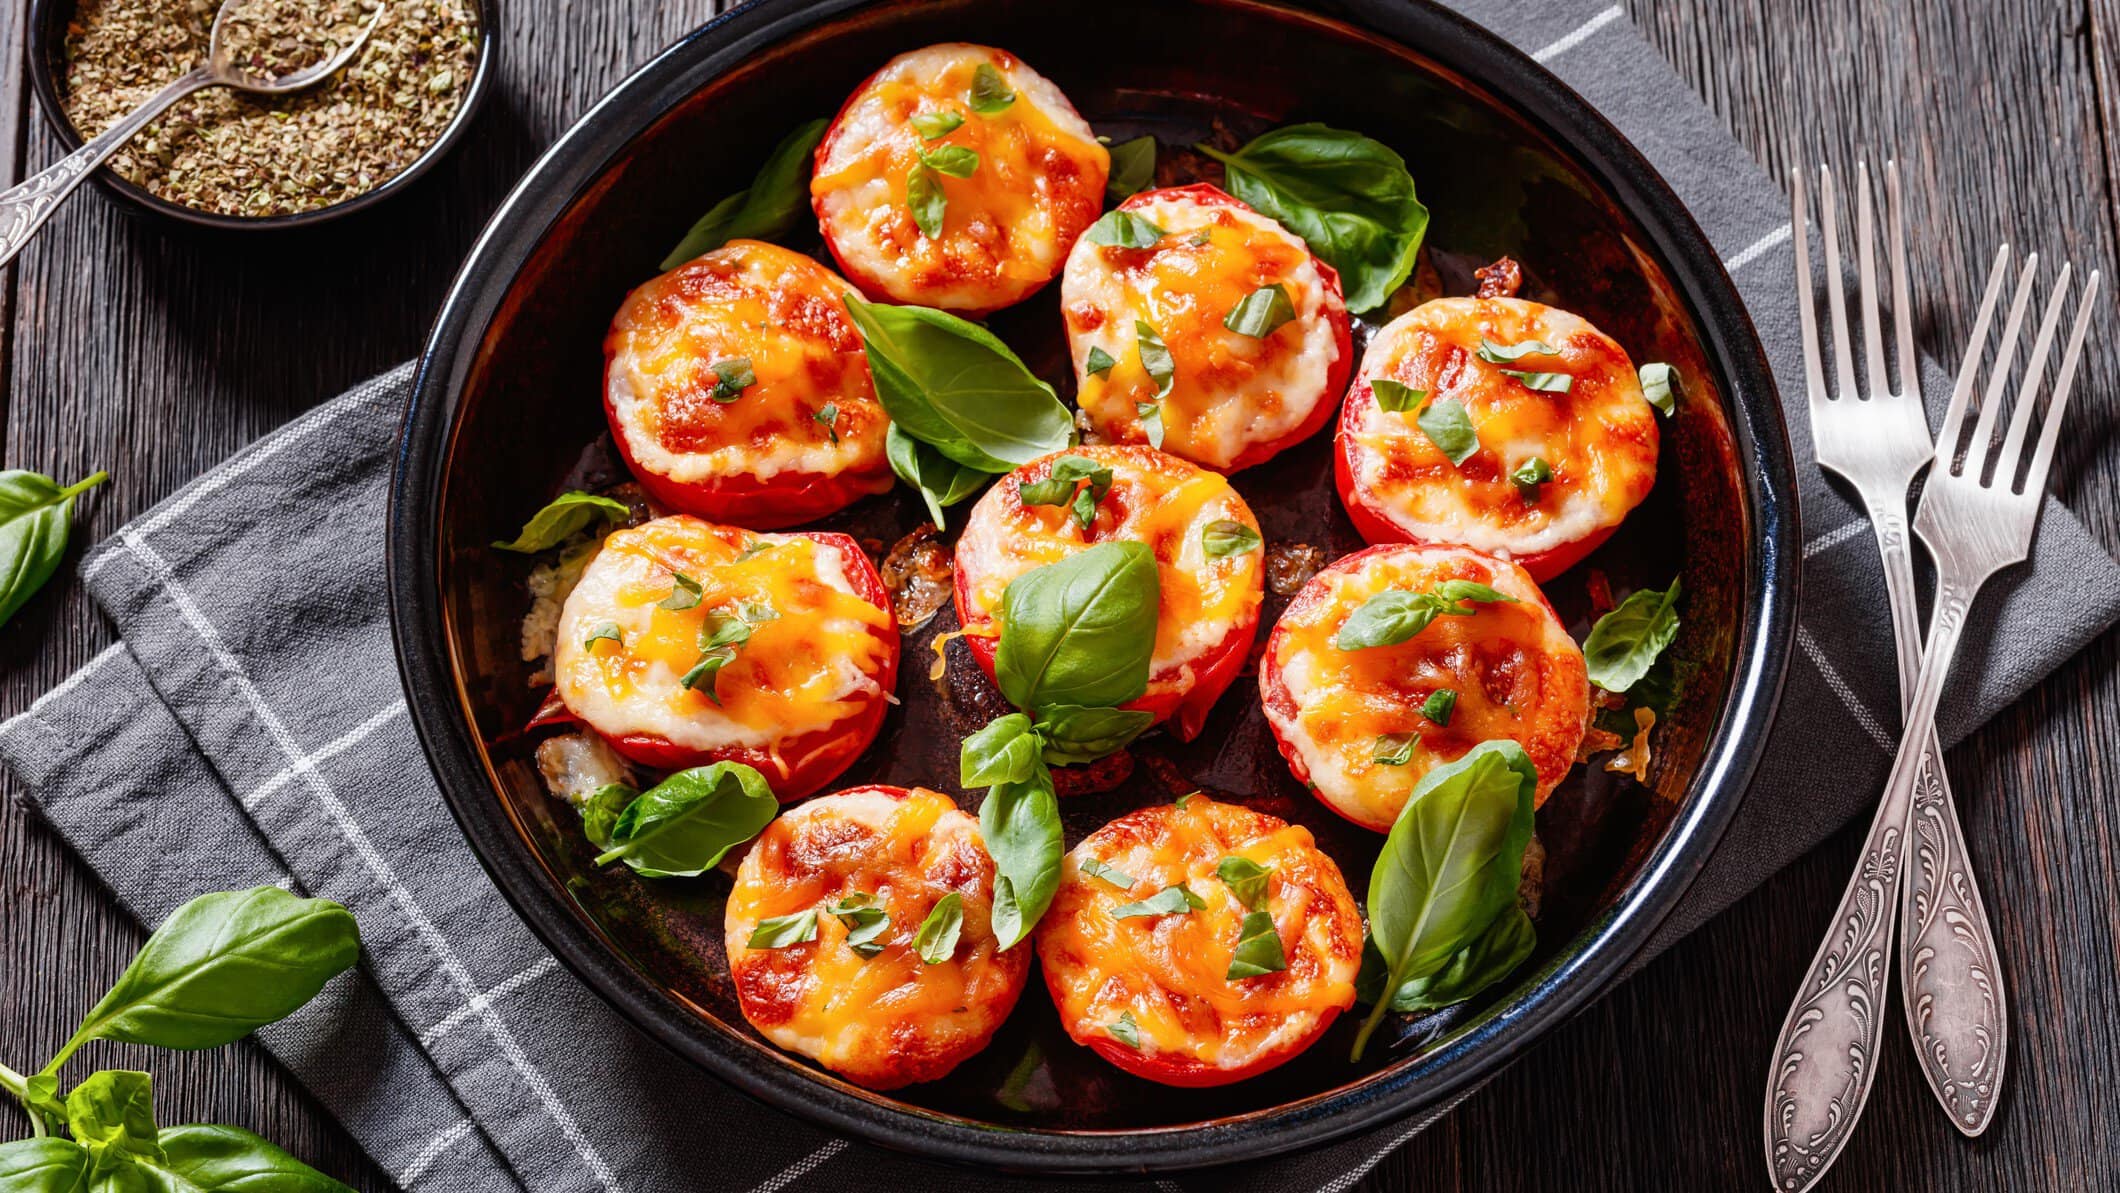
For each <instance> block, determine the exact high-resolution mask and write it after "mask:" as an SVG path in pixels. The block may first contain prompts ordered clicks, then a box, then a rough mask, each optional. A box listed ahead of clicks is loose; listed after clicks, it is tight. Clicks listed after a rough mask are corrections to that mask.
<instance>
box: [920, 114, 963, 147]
mask: <svg viewBox="0 0 2120 1193" xmlns="http://www.w3.org/2000/svg"><path fill="white" fill-rule="evenodd" d="M963 124H964V117H963V116H962V115H960V114H958V113H956V112H922V113H920V114H919V115H918V116H915V117H913V128H914V129H915V130H917V131H918V132H919V133H920V139H921V140H923V141H939V140H941V139H942V138H944V137H947V136H949V135H950V134H951V133H953V132H956V131H957V129H958V128H959V127H960V126H962V125H963Z"/></svg>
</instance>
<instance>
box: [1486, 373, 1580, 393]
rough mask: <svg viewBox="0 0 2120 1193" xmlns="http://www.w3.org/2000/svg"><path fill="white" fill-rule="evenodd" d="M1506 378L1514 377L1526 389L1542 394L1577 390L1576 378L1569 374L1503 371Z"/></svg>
mask: <svg viewBox="0 0 2120 1193" xmlns="http://www.w3.org/2000/svg"><path fill="white" fill-rule="evenodd" d="M1500 372H1501V374H1502V376H1504V377H1514V378H1516V379H1517V380H1518V381H1521V382H1523V383H1524V388H1525V389H1531V390H1537V391H1538V392H1539V393H1542V394H1564V393H1567V392H1568V391H1569V390H1571V389H1574V388H1575V378H1574V377H1573V376H1572V375H1570V374H1568V373H1533V372H1528V371H1526V370H1524V369H1502V370H1500Z"/></svg>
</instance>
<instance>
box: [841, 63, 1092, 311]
mask: <svg viewBox="0 0 2120 1193" xmlns="http://www.w3.org/2000/svg"><path fill="white" fill-rule="evenodd" d="M1110 172H1111V154H1110V153H1108V152H1107V151H1106V150H1105V148H1104V146H1103V145H1101V144H1099V143H1098V142H1097V134H1096V132H1095V130H1093V129H1091V128H1090V126H1089V124H1088V122H1086V121H1084V120H1083V119H1082V117H1081V116H1079V115H1077V114H1076V112H1075V108H1074V105H1072V104H1070V103H1069V102H1068V100H1067V97H1066V96H1065V95H1062V94H1061V93H1060V89H1059V88H1058V87H1055V86H1053V84H1052V83H1051V81H1049V80H1048V79H1046V77H1045V76H1044V75H1041V74H1039V73H1038V72H1037V71H1035V70H1032V69H1031V68H1030V67H1029V65H1027V64H1026V63H1025V62H1024V61H1023V60H1022V59H1020V58H1018V57H1016V56H1015V55H1014V54H1011V53H1009V52H1007V51H1006V50H997V49H993V48H991V47H988V46H975V45H967V44H964V43H961V42H955V43H948V44H944V45H934V46H928V47H926V48H925V49H919V50H913V51H911V52H909V53H905V54H900V55H899V56H897V57H896V58H893V59H891V60H890V61H889V62H888V63H886V64H885V65H884V67H883V69H882V70H879V71H877V72H876V73H875V74H874V75H872V76H870V78H869V79H868V81H867V82H864V83H863V84H862V85H861V86H860V87H859V88H858V89H856V90H855V92H854V94H853V96H852V97H851V98H850V99H848V100H847V102H846V106H845V107H843V108H841V109H840V111H839V115H838V117H837V118H836V119H834V120H833V121H832V125H831V127H830V128H829V129H827V130H826V131H825V135H824V140H823V141H822V142H820V143H819V144H818V146H817V168H816V172H815V174H814V175H813V176H812V178H811V180H810V202H811V206H812V207H813V208H815V210H816V212H817V222H818V224H819V226H820V227H821V228H822V229H823V231H824V241H825V244H826V246H827V247H829V248H830V249H831V251H832V256H833V258H834V259H835V260H837V261H838V262H839V267H840V269H842V270H844V271H845V273H846V275H847V276H848V277H850V278H852V279H853V280H854V281H855V283H856V284H858V285H859V286H860V287H861V288H862V290H863V291H864V292H866V293H867V294H868V295H869V296H870V297H872V298H881V299H888V300H889V301H891V302H900V303H913V304H917V305H920V306H929V307H939V308H941V309H943V310H946V311H957V312H960V313H963V314H968V315H979V314H985V313H989V312H992V311H996V310H999V309H1001V308H1002V307H1005V306H1010V305H1012V304H1014V303H1017V302H1021V301H1022V300H1023V299H1025V298H1027V297H1029V296H1030V295H1031V293H1032V292H1033V291H1035V290H1037V289H1038V288H1039V287H1041V286H1043V285H1045V284H1046V283H1047V282H1050V281H1052V280H1053V275H1054V274H1057V273H1059V272H1060V264H1061V262H1062V260H1064V259H1065V258H1066V256H1067V250H1068V246H1070V245H1072V244H1074V243H1075V238H1076V237H1077V236H1079V235H1081V234H1082V230H1083V229H1084V228H1087V227H1089V225H1090V223H1091V221H1093V220H1095V219H1096V218H1097V214H1098V212H1099V211H1101V210H1102V209H1103V206H1104V181H1105V178H1106V176H1107V175H1108V174H1109V173H1110ZM916 208H917V209H918V211H919V212H921V213H923V216H924V218H927V219H928V220H929V221H930V223H929V226H928V227H927V228H925V229H923V228H922V226H921V221H920V219H916Z"/></svg>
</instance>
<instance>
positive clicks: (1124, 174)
mask: <svg viewBox="0 0 2120 1193" xmlns="http://www.w3.org/2000/svg"><path fill="white" fill-rule="evenodd" d="M1111 154H1112V168H1111V173H1110V174H1108V175H1106V176H1105V181H1104V196H1105V198H1107V199H1110V200H1111V201H1112V202H1114V203H1117V202H1119V201H1121V200H1123V199H1126V198H1129V197H1131V196H1132V195H1134V194H1135V193H1137V192H1139V191H1144V190H1147V189H1148V186H1149V184H1150V183H1152V182H1154V181H1155V180H1156V139H1155V138H1154V137H1135V138H1134V139H1133V140H1131V141H1121V142H1119V143H1118V144H1117V145H1114V146H1112V147H1111Z"/></svg>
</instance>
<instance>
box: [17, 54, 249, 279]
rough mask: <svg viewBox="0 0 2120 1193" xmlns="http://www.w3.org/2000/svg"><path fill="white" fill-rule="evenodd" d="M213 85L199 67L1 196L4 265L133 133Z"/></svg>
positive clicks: (204, 71) (203, 68)
mask: <svg viewBox="0 0 2120 1193" xmlns="http://www.w3.org/2000/svg"><path fill="white" fill-rule="evenodd" d="M213 81H214V75H213V72H212V71H210V70H208V69H206V68H205V67H200V68H199V69H197V70H194V71H192V72H191V73H190V74H187V75H185V76H183V77H182V78H179V79H177V80H176V81H175V82H172V83H170V84H169V85H168V86H167V87H164V88H162V90H160V91H157V92H155V93H154V94H153V95H151V96H149V97H148V98H147V100H146V102H144V103H142V104H141V105H140V106H139V107H137V108H134V109H133V110H132V111H131V112H130V113H128V114H127V115H126V116H125V117H124V118H123V119H121V120H119V121H118V122H117V123H116V124H113V125H111V126H110V127H109V128H107V129H105V130H103V131H102V132H101V133H98V134H97V135H96V136H95V137H93V138H91V139H90V140H89V141H88V143H87V144H85V145H83V146H81V148H79V149H76V150H74V151H73V152H72V153H69V154H67V155H66V156H65V157H62V158H60V159H59V160H58V161H55V162H53V163H52V164H51V165H49V166H46V167H45V168H44V169H42V170H40V171H38V172H37V173H35V174H33V175H31V176H30V177H28V178H26V179H24V180H23V181H21V182H19V183H17V184H15V185H14V186H12V187H10V188H8V189H7V190H6V191H0V265H5V264H7V263H8V262H9V261H12V260H14V259H15V255H16V254H18V253H20V252H21V251H22V248H23V246H24V245H26V244H28V243H29V241H30V237H32V236H35V235H36V234H37V229H39V228H41V227H43V226H44V221H45V220H48V219H50V218H51V214H52V212H53V211H55V210H57V209H58V206H59V203H60V202H61V201H62V200H64V199H65V198H66V196H68V195H70V194H72V193H73V192H74V188H75V187H77V186H80V185H81V180H82V179H84V178H86V177H88V175H89V173H90V171H92V170H94V169H95V168H96V167H97V166H100V165H102V164H103V162H104V160H105V159H106V158H108V157H110V155H111V154H113V153H116V152H117V151H118V147H119V146H121V145H123V144H125V143H126V142H127V141H130V140H132V138H133V134H135V133H137V132H139V131H140V130H141V129H142V128H144V127H146V125H147V123H148V121H150V120H153V119H154V118H155V117H157V116H160V115H161V114H162V113H163V112H164V111H165V110H167V109H168V107H169V105H171V104H173V103H175V102H177V101H178V100H180V99H183V98H184V97H185V96H187V95H190V94H191V93H192V92H194V91H197V90H198V89H199V88H201V87H204V86H206V85H207V84H208V83H211V82H213Z"/></svg>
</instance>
